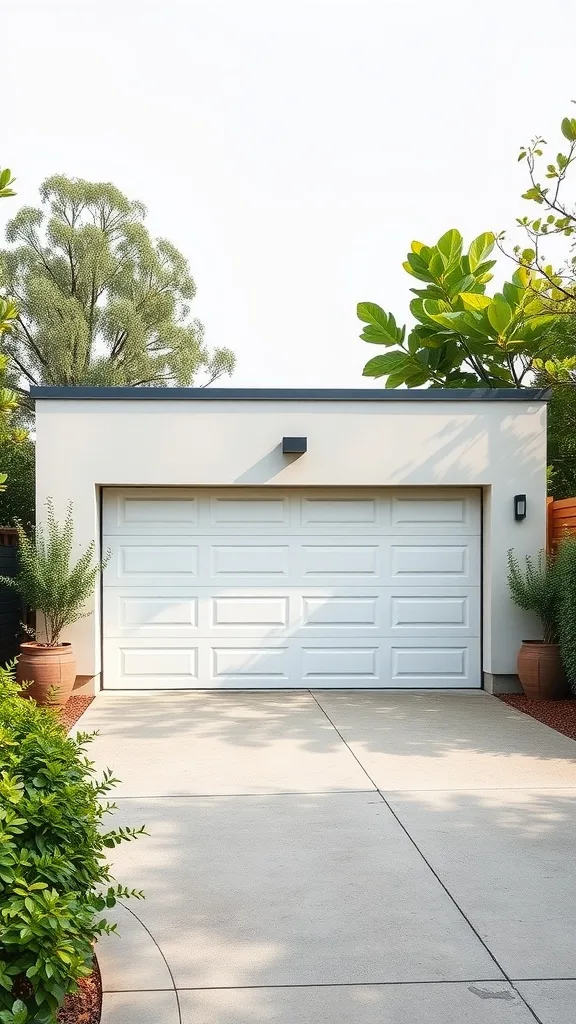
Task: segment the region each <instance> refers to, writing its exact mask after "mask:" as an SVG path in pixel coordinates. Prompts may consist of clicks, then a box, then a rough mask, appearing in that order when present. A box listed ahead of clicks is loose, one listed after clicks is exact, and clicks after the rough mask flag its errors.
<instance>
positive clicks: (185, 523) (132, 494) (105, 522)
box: [102, 487, 201, 536]
mask: <svg viewBox="0 0 576 1024" xmlns="http://www.w3.org/2000/svg"><path fill="white" fill-rule="evenodd" d="M105 493H106V501H105V502H104V508H103V515H102V526H103V533H104V534H112V535H115V536H119V535H120V536H121V535H128V536H138V535H140V534H142V535H145V536H147V535H149V534H152V535H154V536H158V535H160V536H162V534H163V533H165V532H169V533H171V534H176V535H178V534H191V533H195V532H197V531H198V527H199V525H200V504H201V503H200V499H199V496H198V495H197V493H193V492H190V490H188V489H186V490H181V489H178V488H174V489H170V491H169V493H167V490H166V489H152V488H136V487H134V488H128V489H127V490H118V489H116V488H106V492H105Z"/></svg>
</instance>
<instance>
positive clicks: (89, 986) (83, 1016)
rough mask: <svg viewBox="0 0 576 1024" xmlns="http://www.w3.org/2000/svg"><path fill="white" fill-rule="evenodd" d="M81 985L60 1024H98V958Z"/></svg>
mask: <svg viewBox="0 0 576 1024" xmlns="http://www.w3.org/2000/svg"><path fill="white" fill-rule="evenodd" d="M72 699H74V698H72ZM79 985H80V991H79V992H78V993H77V994H76V995H73V996H66V1001H65V1003H64V1006H63V1007H62V1009H61V1010H60V1012H59V1014H58V1024H98V1022H99V1020H100V1013H101V1011H102V981H101V979H100V971H99V970H98V963H97V961H96V958H94V970H93V972H92V974H91V975H90V977H89V978H83V979H82V981H80V982H79Z"/></svg>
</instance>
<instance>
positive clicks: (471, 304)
mask: <svg viewBox="0 0 576 1024" xmlns="http://www.w3.org/2000/svg"><path fill="white" fill-rule="evenodd" d="M458 298H459V299H460V300H461V301H462V305H463V306H464V309H479V310H482V309H486V307H487V306H489V305H490V301H491V300H490V299H489V298H488V296H487V295H481V294H480V293H476V292H460V294H459V296H458Z"/></svg>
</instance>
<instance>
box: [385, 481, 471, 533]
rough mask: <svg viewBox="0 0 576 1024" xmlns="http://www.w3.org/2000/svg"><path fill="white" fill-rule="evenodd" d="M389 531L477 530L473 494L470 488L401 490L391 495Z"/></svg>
mask: <svg viewBox="0 0 576 1024" xmlns="http://www.w3.org/2000/svg"><path fill="white" fill-rule="evenodd" d="M390 525H391V530H392V532H398V533H406V532H409V533H428V532H430V533H437V532H442V533H444V532H448V533H450V534H451V535H458V534H473V533H478V532H479V530H480V509H479V503H478V500H477V495H476V494H475V493H474V492H470V491H460V492H452V493H448V494H443V493H442V492H441V491H436V492H433V490H432V488H430V489H429V491H428V492H426V491H418V492H414V491H410V490H407V491H403V492H399V493H397V494H395V495H394V496H393V497H392V499H391V519H390Z"/></svg>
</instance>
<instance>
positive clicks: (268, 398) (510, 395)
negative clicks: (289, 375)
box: [30, 387, 549, 402]
mask: <svg viewBox="0 0 576 1024" xmlns="http://www.w3.org/2000/svg"><path fill="white" fill-rule="evenodd" d="M30 397H31V398H34V399H47V398H48V399H50V398H58V399H63V398H64V399H66V398H67V399H97V400H99V401H104V402H106V401H114V400H116V401H118V400H122V401H125V400H126V399H131V400H134V401H144V400H145V401H150V400H152V401H160V402H163V401H164V402H165V401H170V402H174V401H176V402H178V401H194V402H217V401H222V400H224V401H228V402H258V401H260V402H546V401H547V400H548V397H549V389H547V388H454V389H450V388H422V389H421V390H420V389H418V388H406V389H405V390H403V391H402V390H395V391H386V390H385V389H384V388H382V390H381V391H380V390H376V389H374V390H373V391H372V390H369V389H368V388H354V389H346V388H344V389H340V388H63V387H32V388H30Z"/></svg>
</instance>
